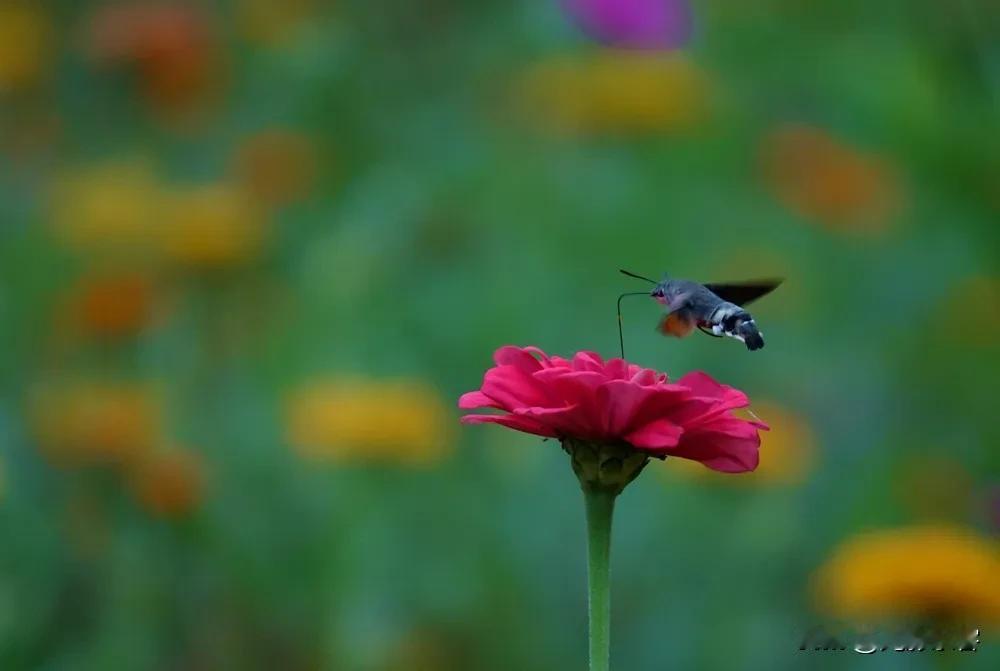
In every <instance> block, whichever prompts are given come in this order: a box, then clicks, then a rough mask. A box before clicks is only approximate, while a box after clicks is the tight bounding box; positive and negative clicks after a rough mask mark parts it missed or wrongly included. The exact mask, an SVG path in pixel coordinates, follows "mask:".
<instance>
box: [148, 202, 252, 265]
mask: <svg viewBox="0 0 1000 671" xmlns="http://www.w3.org/2000/svg"><path fill="white" fill-rule="evenodd" d="M164 217H165V219H166V224H165V226H164V228H163V230H162V242H163V250H162V251H163V252H164V254H165V256H166V260H167V261H168V262H173V263H175V264H179V265H181V266H185V267H189V268H193V269H213V268H225V267H230V266H234V265H240V264H242V263H245V262H247V261H250V260H252V259H254V258H256V256H257V255H258V254H259V253H260V251H261V249H262V247H263V245H264V242H265V236H266V232H267V231H266V228H265V222H264V220H263V217H262V213H261V212H260V211H259V210H258V208H257V207H256V205H255V203H254V202H253V200H252V199H251V198H250V197H249V196H248V195H247V194H246V193H244V192H243V191H242V190H241V189H239V188H237V187H235V186H233V185H230V184H224V183H220V184H209V185H203V186H193V187H185V188H178V189H175V190H174V191H173V193H172V194H171V195H170V196H169V197H168V199H167V204H166V211H165V215H164Z"/></svg>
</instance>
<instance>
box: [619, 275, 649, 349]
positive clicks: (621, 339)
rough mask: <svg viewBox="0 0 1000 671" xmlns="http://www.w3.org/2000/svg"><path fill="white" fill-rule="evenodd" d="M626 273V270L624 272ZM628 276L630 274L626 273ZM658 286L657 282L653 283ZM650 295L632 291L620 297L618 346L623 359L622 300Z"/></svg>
mask: <svg viewBox="0 0 1000 671" xmlns="http://www.w3.org/2000/svg"><path fill="white" fill-rule="evenodd" d="M622 272H623V273H624V272H625V271H624V270H623V271H622ZM625 274H626V275H628V274H629V273H625ZM639 279H641V280H644V279H646V278H645V277H640V278H639ZM653 284H656V282H653ZM648 295H649V294H648V293H646V292H645V291H630V292H628V293H626V294H622V295H621V296H619V297H618V346H619V347H620V348H621V352H622V358H623V359H624V358H625V336H624V335H622V299H623V298H625V297H626V296H648Z"/></svg>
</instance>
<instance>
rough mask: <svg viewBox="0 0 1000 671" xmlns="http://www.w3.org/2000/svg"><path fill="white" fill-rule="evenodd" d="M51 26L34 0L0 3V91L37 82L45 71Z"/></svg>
mask: <svg viewBox="0 0 1000 671" xmlns="http://www.w3.org/2000/svg"><path fill="white" fill-rule="evenodd" d="M52 46H53V45H52V26H51V24H50V22H49V17H48V16H47V15H46V14H45V13H44V12H43V11H42V9H41V3H37V2H11V1H9V0H4V1H3V2H0V94H3V93H7V92H10V91H15V90H18V89H23V88H26V87H29V86H31V85H33V84H36V83H37V82H38V81H39V80H40V79H41V78H42V76H43V75H44V74H45V72H46V71H47V70H48V66H49V64H50V61H51V58H50V53H51V49H52Z"/></svg>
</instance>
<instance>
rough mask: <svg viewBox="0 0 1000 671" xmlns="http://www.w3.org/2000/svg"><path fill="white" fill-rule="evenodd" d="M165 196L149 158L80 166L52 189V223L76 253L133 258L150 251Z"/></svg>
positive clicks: (58, 236) (60, 237) (58, 233)
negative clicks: (108, 254) (147, 160)
mask: <svg viewBox="0 0 1000 671" xmlns="http://www.w3.org/2000/svg"><path fill="white" fill-rule="evenodd" d="M162 196H163V193H162V188H161V186H160V184H159V182H158V180H157V179H156V177H155V176H154V173H153V170H152V167H151V166H150V165H149V164H148V163H147V162H145V161H140V160H134V159H131V160H121V161H108V162H102V163H96V164H92V165H88V166H84V167H81V168H76V169H74V170H71V171H69V172H68V173H67V174H65V175H63V176H62V178H60V179H58V180H57V182H56V185H55V187H54V189H53V192H52V198H51V201H52V211H51V217H52V227H53V230H54V232H55V234H56V236H57V238H58V239H59V240H60V241H62V242H63V243H64V244H66V245H67V246H69V247H70V248H72V249H74V250H76V251H81V252H88V253H93V252H98V253H112V254H116V255H122V256H126V257H128V258H134V256H135V255H136V254H137V253H139V254H143V253H146V252H147V251H148V246H149V243H150V241H151V239H152V235H153V233H154V232H155V230H156V229H157V224H158V222H159V217H160V213H161V210H162V202H163V199H162Z"/></svg>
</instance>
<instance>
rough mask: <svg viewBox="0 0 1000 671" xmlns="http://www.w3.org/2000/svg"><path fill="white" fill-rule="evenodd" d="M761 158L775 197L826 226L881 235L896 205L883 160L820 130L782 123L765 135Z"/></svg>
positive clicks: (898, 199) (891, 179)
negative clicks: (782, 124) (783, 124)
mask: <svg viewBox="0 0 1000 671" xmlns="http://www.w3.org/2000/svg"><path fill="white" fill-rule="evenodd" d="M760 157H761V164H762V168H763V173H764V178H765V179H766V181H767V185H768V187H769V188H770V189H771V190H772V192H773V193H774V194H775V196H776V197H777V198H778V199H779V200H781V201H782V203H784V204H785V205H786V206H787V207H788V208H790V209H792V210H794V211H795V212H797V213H798V214H800V215H801V216H803V217H806V218H809V219H814V220H816V221H818V222H819V223H821V224H823V225H825V226H828V227H829V228H831V229H834V230H841V231H856V232H865V233H883V232H885V231H886V230H887V229H888V228H889V226H890V225H891V224H892V219H893V216H894V215H895V214H896V213H897V211H898V210H899V207H900V205H901V191H900V187H899V184H898V183H897V180H896V179H895V177H894V175H893V174H892V172H891V170H890V169H889V167H888V166H887V165H886V163H885V162H884V161H882V160H881V159H879V158H878V157H876V156H874V155H871V154H865V153H862V152H861V151H859V150H857V149H854V148H853V147H850V146H848V145H846V144H844V143H843V142H841V141H840V140H838V139H836V138H834V137H832V136H831V135H830V134H829V133H827V132H826V131H825V130H823V129H821V128H814V127H810V126H803V125H793V124H789V125H785V126H781V127H779V128H777V129H775V130H773V131H772V132H770V133H768V134H766V135H765V136H764V138H763V140H762V144H761V150H760Z"/></svg>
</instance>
